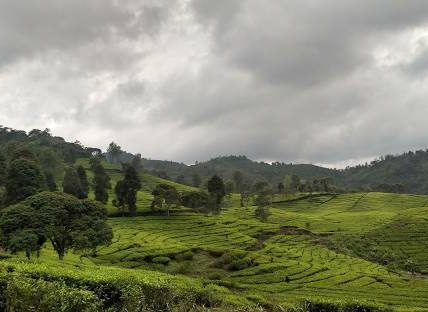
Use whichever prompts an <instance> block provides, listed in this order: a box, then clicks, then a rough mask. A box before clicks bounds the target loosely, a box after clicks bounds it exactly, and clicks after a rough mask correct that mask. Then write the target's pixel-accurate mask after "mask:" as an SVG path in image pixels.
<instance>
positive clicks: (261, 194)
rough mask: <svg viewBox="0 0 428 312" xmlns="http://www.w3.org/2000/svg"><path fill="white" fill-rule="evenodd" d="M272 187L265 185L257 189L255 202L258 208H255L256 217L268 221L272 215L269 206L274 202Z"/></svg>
mask: <svg viewBox="0 0 428 312" xmlns="http://www.w3.org/2000/svg"><path fill="white" fill-rule="evenodd" d="M272 193H273V192H272V189H271V188H269V186H265V187H263V188H261V189H259V190H258V191H257V195H256V198H255V200H254V203H255V204H256V206H257V208H256V210H255V214H256V217H258V218H260V219H261V220H262V221H266V220H267V218H268V217H269V215H270V211H269V207H270V205H271V204H272Z"/></svg>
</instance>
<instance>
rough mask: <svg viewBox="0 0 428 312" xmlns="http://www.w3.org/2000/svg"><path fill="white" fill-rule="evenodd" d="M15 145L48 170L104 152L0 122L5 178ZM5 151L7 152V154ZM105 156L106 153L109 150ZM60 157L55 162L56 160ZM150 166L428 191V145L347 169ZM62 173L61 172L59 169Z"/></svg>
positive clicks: (148, 164) (219, 163)
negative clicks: (25, 148)
mask: <svg viewBox="0 0 428 312" xmlns="http://www.w3.org/2000/svg"><path fill="white" fill-rule="evenodd" d="M14 144H28V145H29V146H31V147H32V148H33V149H34V151H35V152H36V154H37V156H38V157H39V158H40V159H41V163H42V167H43V169H45V170H46V171H48V170H50V171H53V173H54V174H55V173H56V172H61V170H62V167H63V166H64V164H63V162H64V163H65V164H72V163H74V161H75V160H76V159H77V158H82V157H83V158H87V157H90V156H91V155H94V154H101V150H100V149H99V148H96V147H91V148H89V147H84V146H83V145H82V144H81V143H80V142H78V141H76V142H74V143H70V142H67V141H66V140H64V139H63V138H61V137H56V136H52V135H51V134H50V131H49V129H45V130H38V129H34V130H32V131H30V132H28V133H27V132H25V131H22V130H15V129H11V128H8V127H3V126H0V182H1V180H2V176H4V172H5V166H6V163H5V162H4V154H7V153H8V150H9V147H10V146H13V145H14ZM2 154H3V155H2ZM104 155H105V154H104ZM133 156H134V155H132V154H130V153H127V152H123V153H122V155H121V157H120V159H119V160H120V161H121V162H128V161H131V160H132V158H133ZM53 160H56V163H55V166H54V165H52V161H53ZM142 163H143V166H144V168H145V170H146V171H148V172H149V173H151V174H154V175H157V176H159V177H161V178H167V179H170V180H174V181H176V182H179V183H183V184H187V185H194V184H195V183H194V179H195V177H198V179H199V180H200V182H201V183H202V184H203V183H204V182H205V181H207V180H208V179H209V178H210V177H211V176H212V175H214V174H218V175H220V176H222V178H223V179H224V180H232V177H233V174H234V172H235V171H240V172H241V173H242V175H243V177H244V179H245V180H246V181H248V183H249V184H254V183H255V182H258V181H266V182H269V183H271V184H272V186H274V187H275V186H276V185H277V184H278V183H279V182H281V181H283V179H284V177H285V176H290V175H297V176H299V177H300V178H301V179H303V180H313V179H317V178H329V179H332V180H333V181H334V183H335V184H336V186H337V187H339V188H341V189H343V190H347V191H351V190H364V191H365V190H367V191H370V190H375V191H387V192H388V191H393V192H397V191H398V192H406V193H414V194H428V150H418V151H414V152H413V151H410V152H407V153H403V154H401V155H386V156H382V157H380V158H379V159H377V160H374V161H372V162H371V163H369V164H364V165H358V166H354V167H349V168H346V169H343V170H337V169H330V168H324V167H321V166H316V165H312V164H286V163H280V162H274V163H271V164H269V163H265V162H257V161H253V160H251V159H249V158H247V157H246V156H233V155H232V156H222V157H216V158H213V159H211V160H208V161H204V162H197V163H195V164H194V165H186V164H184V163H179V162H174V161H165V160H152V159H147V158H143V159H142ZM55 175H57V174H55Z"/></svg>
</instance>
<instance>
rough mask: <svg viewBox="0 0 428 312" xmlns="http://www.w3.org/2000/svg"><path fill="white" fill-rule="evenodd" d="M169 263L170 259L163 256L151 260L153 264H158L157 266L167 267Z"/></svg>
mask: <svg viewBox="0 0 428 312" xmlns="http://www.w3.org/2000/svg"><path fill="white" fill-rule="evenodd" d="M170 261H171V259H170V258H169V257H165V256H159V257H154V258H153V259H152V262H153V263H159V264H164V265H167V264H168V263H169V262H170Z"/></svg>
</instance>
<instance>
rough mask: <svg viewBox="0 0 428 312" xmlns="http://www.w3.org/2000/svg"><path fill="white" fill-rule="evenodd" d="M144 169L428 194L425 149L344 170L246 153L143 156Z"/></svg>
mask: <svg viewBox="0 0 428 312" xmlns="http://www.w3.org/2000/svg"><path fill="white" fill-rule="evenodd" d="M143 165H144V167H145V168H146V170H149V171H152V172H153V173H154V174H158V175H159V174H160V175H163V177H168V178H170V179H173V180H176V181H179V182H181V183H185V184H189V185H191V184H192V176H193V175H195V174H197V175H199V176H200V178H201V179H202V180H206V179H208V178H209V177H210V176H212V175H213V174H218V175H220V176H222V177H223V179H225V180H231V179H232V175H233V173H234V172H235V171H240V172H241V173H242V174H243V175H244V177H245V178H246V179H247V180H249V181H250V182H253V183H254V182H256V181H267V182H269V183H271V184H272V185H274V186H275V185H276V184H277V183H279V182H280V181H282V180H283V179H284V177H285V176H287V175H293V174H295V175H298V176H299V177H300V178H301V179H304V180H312V179H316V178H331V179H333V180H334V182H335V184H336V185H337V186H338V187H339V188H342V189H345V190H368V191H369V190H377V191H388V190H389V189H391V188H393V189H394V188H396V187H397V186H398V189H399V190H400V191H402V192H407V193H414V194H428V150H418V151H415V152H413V151H410V152H407V153H403V154H401V155H386V156H381V157H380V158H379V159H377V160H374V161H372V162H371V163H368V164H364V165H357V166H354V167H347V168H346V169H330V168H325V167H321V166H316V165H312V164H285V163H279V162H274V163H272V164H268V163H265V162H257V161H253V160H251V159H249V158H247V157H246V156H223V157H216V158H213V159H211V160H208V161H205V162H198V163H196V164H194V165H186V164H183V163H178V162H172V161H160V160H149V159H144V160H143Z"/></svg>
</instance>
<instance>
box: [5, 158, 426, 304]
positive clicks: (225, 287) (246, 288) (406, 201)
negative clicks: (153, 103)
mask: <svg viewBox="0 0 428 312" xmlns="http://www.w3.org/2000/svg"><path fill="white" fill-rule="evenodd" d="M81 163H82V164H83V165H84V166H85V168H86V169H88V163H87V162H84V161H82V162H81ZM105 165H106V170H107V172H108V173H109V175H110V176H111V179H112V185H114V184H115V183H116V181H118V180H119V179H120V178H121V172H120V170H119V168H118V167H117V166H113V165H109V164H107V163H106V164H105ZM88 175H89V176H90V175H91V173H90V171H88ZM141 177H142V180H143V189H142V190H141V191H140V192H139V193H138V202H137V204H138V211H139V212H140V213H144V214H146V215H144V216H139V217H135V218H128V217H113V218H110V219H109V223H110V224H111V225H112V227H113V230H114V241H113V243H112V244H111V245H110V246H106V247H102V248H100V249H99V250H98V253H97V255H96V256H95V257H92V258H85V257H79V256H76V255H72V254H69V255H68V256H67V257H66V261H65V263H64V264H63V265H61V264H58V263H57V260H56V259H55V254H54V253H53V252H52V250H51V249H50V248H49V247H48V248H46V249H45V250H44V251H43V252H42V257H41V258H40V259H36V260H32V261H31V263H32V262H33V261H35V262H36V264H34V265H35V267H32V268H31V270H33V271H37V270H39V269H37V268H38V263H44V264H45V263H49V264H52V267H53V268H57V269H55V270H60V271H61V270H62V267H64V266H66V267H68V268H69V269H68V270H70V272H73V273H70V274H72V275H73V276H79V273H78V272H75V270H76V268H77V270H84V271H85V272H86V273H85V274H90V273H89V272H91V271H92V270H93V271H94V274H95V276H97V275H96V274H99V273H100V272H101V273H100V274H101V275H102V276H105V275H106V274H107V275H108V274H109V273H105V272H112V273H111V274H113V275H115V276H121V275H122V274H123V275H126V276H133V275H135V276H137V277H138V278H140V277H141V278H143V277H144V276H150V281H155V280H156V276H157V274H159V280H164V279H167V280H168V281H171V282H170V283H171V284H170V285H169V287H173V288H175V287H178V289H187V288H188V287H189V286H188V285H197V286H192V287H196V288H197V289H198V292H200V293H204V294H205V295H204V296H208V297H210V296H216V298H219V297H222V298H223V300H225V301H226V302H229V303H230V302H234V303H237V302H238V303H239V304H244V305H248V306H251V305H255V306H257V305H262V306H263V307H267V308H274V307H280V308H281V307H282V308H284V307H291V306H296V305H297V304H298V303H301V302H302V301H304V300H310V301H311V302H332V303H334V304H336V305H337V304H343V303H347V304H348V303H351V304H353V303H355V305H354V306H355V307H357V306H358V305H359V304H360V303H363V304H365V305H370V306H375V307H378V308H379V309H380V310H382V311H383V310H388V309H392V310H395V311H428V278H427V277H426V276H425V274H426V273H428V251H427V250H428V196H416V195H398V194H384V193H352V194H340V195H339V194H312V195H311V196H308V194H295V195H292V196H285V195H282V196H276V197H275V201H274V203H273V205H272V208H270V211H271V215H270V216H269V218H268V219H267V221H265V222H261V221H260V220H258V219H257V218H256V217H255V207H253V206H251V207H248V208H241V207H239V196H238V195H237V194H233V195H232V196H231V197H230V198H229V199H227V201H226V202H225V204H224V208H223V209H222V211H221V213H220V214H218V215H204V214H198V213H193V212H192V211H191V210H190V209H179V210H178V211H176V212H175V213H174V214H173V215H171V216H170V217H166V216H153V215H149V214H147V213H148V212H149V210H150V209H149V207H150V202H151V200H152V197H151V195H150V193H151V190H152V189H153V188H154V187H155V185H156V184H158V183H169V184H174V185H175V186H176V187H177V188H178V189H179V190H184V191H188V190H193V188H191V187H187V186H183V185H180V184H176V183H174V182H170V181H166V180H162V179H159V178H156V177H153V176H150V175H142V176H141ZM112 198H113V193H112V192H111V193H110V199H112ZM107 208H108V210H109V213H110V214H111V215H115V214H116V215H117V211H116V208H115V207H113V206H112V205H111V204H109V205H108V206H107ZM18 259H20V258H18ZM16 261H17V259H16V258H13V259H6V260H3V261H1V262H0V264H1V265H0V271H1V266H2V265H5V264H6V265H7V264H8V263H9V265H13V266H14V270H15V264H14V263H16ZM31 265H33V264H31ZM18 270H20V269H19V267H18ZM25 270H27V271H28V270H29V269H25ZM25 270H24V271H25ZM40 270H42V271H43V270H45V269H43V268H41V269H40ZM27 271H25V272H27ZM66 271H67V270H66ZM25 272H24V273H25ZM43 272H44V271H43ZM55 272H56V271H55ZM55 272H54V273H52V274H54V277H55V278H57V275H56V274H57V273H55ZM61 272H62V273H61V274H66V273H64V272H65V271H64V272H63V271H61ZM96 272H98V273H96ZM24 273H23V274H24ZM25 274H27V273H25ZM43 274H47V273H46V272H45V273H43ZM61 274H60V276H62V275H61ZM49 276H50V275H49ZM85 276H86V275H85ZM169 277H170V278H169ZM51 278H52V277H49V279H51ZM59 278H62V277H59ZM79 278H80V277H79ZM85 278H86V277H85ZM94 278H95V277H94ZM90 283H92V282H90ZM120 283H122V282H120ZM174 283H177V285H175V284H174ZM73 285H74V284H73ZM79 285H80V284H79ZM103 287H104V286H103ZM150 287H152V286H150ZM208 289H209V294H206V292H207V291H208ZM180 291H181V290H180ZM334 309H335V308H332V309H331V310H326V311H339V310H334ZM358 309H359V308H355V309H348V310H346V309H345V310H343V311H366V310H361V309H360V310H358ZM284 311H285V310H284ZM293 311H300V310H293ZM302 311H303V310H302ZM304 311H306V310H304ZM311 311H318V310H317V309H315V310H311ZM340 311H342V310H340Z"/></svg>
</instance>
